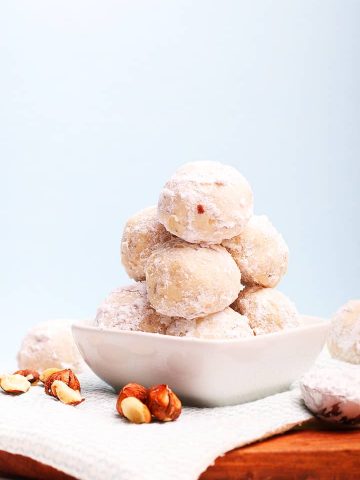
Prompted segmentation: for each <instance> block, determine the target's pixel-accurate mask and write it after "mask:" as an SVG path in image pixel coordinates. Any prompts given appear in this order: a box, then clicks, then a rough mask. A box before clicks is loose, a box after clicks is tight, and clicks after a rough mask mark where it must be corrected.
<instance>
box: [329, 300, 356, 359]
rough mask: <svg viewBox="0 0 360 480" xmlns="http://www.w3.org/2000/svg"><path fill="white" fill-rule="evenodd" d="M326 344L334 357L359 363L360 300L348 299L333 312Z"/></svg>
mask: <svg viewBox="0 0 360 480" xmlns="http://www.w3.org/2000/svg"><path fill="white" fill-rule="evenodd" d="M327 345H328V348H329V351H330V353H331V355H332V356H333V357H334V358H338V359H339V360H343V361H345V362H350V363H357V364H360V300H350V301H349V302H347V303H346V304H345V305H344V306H343V307H342V308H340V310H339V311H338V312H337V313H336V314H335V316H334V317H333V319H332V320H331V324H330V331H329V335H328V341H327Z"/></svg>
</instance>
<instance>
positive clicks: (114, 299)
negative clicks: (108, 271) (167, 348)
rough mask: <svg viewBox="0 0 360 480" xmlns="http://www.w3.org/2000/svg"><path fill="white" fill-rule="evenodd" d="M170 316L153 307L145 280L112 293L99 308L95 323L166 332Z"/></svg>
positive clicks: (127, 328) (122, 328)
mask: <svg viewBox="0 0 360 480" xmlns="http://www.w3.org/2000/svg"><path fill="white" fill-rule="evenodd" d="M170 321H171V319H170V318H168V317H165V316H164V315H160V314H158V313H156V312H155V310H154V309H153V308H152V307H151V305H150V303H149V301H148V299H147V294H146V286H145V283H144V282H137V283H134V284H133V285H128V286H126V287H120V288H117V289H116V290H114V291H113V292H111V293H110V295H109V296H108V297H107V298H106V299H105V301H104V302H103V303H102V305H100V307H99V308H98V311H97V314H96V318H95V325H97V326H98V327H105V328H113V329H114V330H133V331H134V330H135V331H141V332H148V333H165V330H166V327H167V326H168V324H169V322H170Z"/></svg>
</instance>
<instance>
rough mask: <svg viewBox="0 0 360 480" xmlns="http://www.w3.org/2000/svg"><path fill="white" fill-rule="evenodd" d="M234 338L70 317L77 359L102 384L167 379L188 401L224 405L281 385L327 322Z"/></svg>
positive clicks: (319, 341)
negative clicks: (108, 325) (107, 325)
mask: <svg viewBox="0 0 360 480" xmlns="http://www.w3.org/2000/svg"><path fill="white" fill-rule="evenodd" d="M302 321H303V324H302V326H301V327H299V328H296V329H292V330H285V331H281V332H276V333H271V334H267V335H259V336H256V337H250V338H244V339H235V340H201V339H196V338H188V337H173V336H166V335H159V334H154V333H143V332H129V331H119V330H110V329H101V328H99V327H95V326H92V325H90V324H89V323H88V322H87V323H83V322H82V323H77V324H74V325H73V327H72V329H73V335H74V338H75V342H76V344H77V346H78V348H79V350H80V353H81V355H82V356H83V358H84V360H85V362H86V363H87V364H88V365H89V367H90V368H91V369H92V370H93V372H94V373H95V374H96V375H98V376H99V377H100V378H101V379H103V380H104V381H105V382H106V383H108V384H109V385H111V386H112V387H114V389H115V390H116V391H118V390H120V389H121V388H122V387H123V386H124V385H125V384H126V383H129V382H136V383H140V384H142V385H145V386H151V385H156V384H159V383H166V384H168V385H169V386H170V387H171V388H172V389H173V390H174V391H175V392H176V393H177V395H178V396H179V397H180V399H181V400H182V401H183V402H184V403H185V404H188V405H196V406H207V407H213V406H224V405H234V404H238V403H244V402H249V401H252V400H256V399H259V398H262V397H265V396H267V395H271V394H274V393H278V392H281V391H284V390H287V389H288V388H289V386H290V385H291V383H292V382H294V381H295V380H297V379H298V378H299V377H300V376H301V375H302V374H303V373H305V372H306V371H307V370H308V369H309V368H310V367H311V365H312V364H313V363H314V361H315V359H316V357H317V356H318V355H319V353H320V352H321V350H322V348H323V346H324V343H325V339H326V334H327V330H328V323H329V322H328V321H326V320H324V319H320V318H315V317H307V316H303V317H302Z"/></svg>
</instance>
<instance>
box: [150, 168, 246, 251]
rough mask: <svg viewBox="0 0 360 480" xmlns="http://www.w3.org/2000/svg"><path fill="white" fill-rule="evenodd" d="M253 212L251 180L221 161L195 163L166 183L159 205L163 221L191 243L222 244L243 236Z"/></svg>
mask: <svg viewBox="0 0 360 480" xmlns="http://www.w3.org/2000/svg"><path fill="white" fill-rule="evenodd" d="M252 212H253V193H252V190H251V187H250V185H249V183H248V181H247V180H246V179H245V178H244V177H243V176H242V175H241V174H240V173H239V172H238V171H237V170H236V169H235V168H233V167H230V166H228V165H223V164H221V163H219V162H210V161H203V162H192V163H187V164H185V165H183V166H182V167H180V168H179V169H178V170H177V171H176V172H175V174H174V175H173V176H172V177H171V178H170V180H169V181H168V182H166V184H165V186H164V188H163V190H162V192H161V194H160V197H159V203H158V214H159V220H160V222H161V223H162V224H163V225H164V226H165V227H166V229H167V230H168V231H169V232H171V233H173V234H174V235H176V236H177V237H180V238H182V239H183V240H186V241H188V242H191V243H221V242H222V240H224V239H226V238H232V237H234V236H236V235H239V234H240V232H241V231H242V230H243V228H244V227H245V225H246V223H247V222H248V220H249V218H250V217H251V215H252Z"/></svg>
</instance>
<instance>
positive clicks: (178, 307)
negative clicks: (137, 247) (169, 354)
mask: <svg viewBox="0 0 360 480" xmlns="http://www.w3.org/2000/svg"><path fill="white" fill-rule="evenodd" d="M145 272H146V284H147V291H148V298H149V301H150V303H151V305H152V306H153V307H154V308H155V309H156V311H157V312H160V313H162V314H163V315H167V316H170V317H183V318H187V319H191V318H196V317H203V316H205V315H209V314H210V313H215V312H220V311H221V310H223V309H224V308H225V307H228V306H229V305H230V304H231V303H232V302H233V301H234V300H235V298H236V297H237V295H238V293H239V291H240V289H241V288H242V286H241V283H240V280H241V274H240V271H239V269H238V267H237V265H236V263H235V261H234V260H233V258H232V257H231V255H230V254H229V253H228V252H227V251H226V249H225V248H223V247H221V246H218V245H211V246H210V245H207V246H200V245H195V244H189V243H186V242H183V241H181V240H179V239H174V240H171V241H170V242H167V243H166V244H164V245H163V246H162V247H159V248H158V249H156V250H155V251H154V252H153V253H152V255H151V256H150V258H149V260H148V262H147V264H146V268H145Z"/></svg>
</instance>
